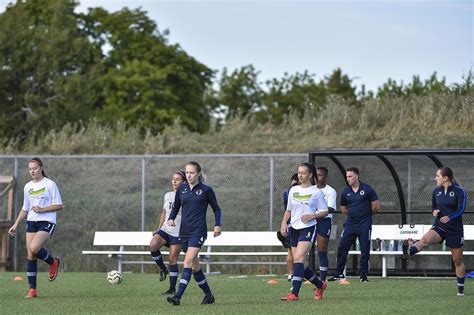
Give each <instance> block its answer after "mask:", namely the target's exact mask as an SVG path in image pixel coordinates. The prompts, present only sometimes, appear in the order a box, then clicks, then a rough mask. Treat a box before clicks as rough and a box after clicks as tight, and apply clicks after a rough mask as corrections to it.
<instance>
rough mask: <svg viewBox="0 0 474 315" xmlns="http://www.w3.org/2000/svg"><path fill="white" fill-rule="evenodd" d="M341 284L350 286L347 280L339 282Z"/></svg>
mask: <svg viewBox="0 0 474 315" xmlns="http://www.w3.org/2000/svg"><path fill="white" fill-rule="evenodd" d="M339 284H350V282H349V281H347V280H346V279H342V280H341V281H339Z"/></svg>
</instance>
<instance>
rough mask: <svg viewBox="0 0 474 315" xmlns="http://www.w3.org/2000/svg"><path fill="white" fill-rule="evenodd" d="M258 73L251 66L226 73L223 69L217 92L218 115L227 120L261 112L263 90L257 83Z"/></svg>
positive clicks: (225, 69)
mask: <svg viewBox="0 0 474 315" xmlns="http://www.w3.org/2000/svg"><path fill="white" fill-rule="evenodd" d="M259 74H260V72H259V71H257V70H255V68H254V67H253V66H252V65H247V66H243V67H241V68H240V69H236V70H234V71H232V73H230V74H229V73H228V70H227V68H224V69H223V70H222V73H221V77H220V79H219V82H218V84H219V90H218V92H217V95H216V97H217V104H218V105H219V107H218V114H219V115H222V116H224V117H227V118H231V117H234V116H235V115H247V114H250V113H254V112H257V111H259V110H261V106H262V97H263V94H264V92H263V90H262V88H261V86H260V83H259V82H258V75H259Z"/></svg>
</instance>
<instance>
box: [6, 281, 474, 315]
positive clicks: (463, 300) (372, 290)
mask: <svg viewBox="0 0 474 315" xmlns="http://www.w3.org/2000/svg"><path fill="white" fill-rule="evenodd" d="M17 275H18V274H17V273H0V293H1V294H0V313H2V314H20V313H21V314H25V313H41V312H45V313H53V314H66V313H67V314H69V313H87V314H92V313H101V314H104V313H110V314H112V313H114V314H152V313H153V314H159V313H170V314H185V313H186V314H270V313H271V314H308V313H309V314H311V313H316V312H318V313H320V314H336V313H337V314H341V313H351V314H362V313H364V314H367V313H370V314H384V313H409V312H410V313H412V312H413V313H417V314H428V313H437V314H447V313H450V314H473V313H474V281H473V280H470V279H466V287H465V290H466V295H465V296H464V297H457V296H456V281H455V279H424V278H420V279H381V278H371V279H370V280H371V282H369V283H359V282H358V279H355V278H352V279H351V278H349V281H350V282H351V284H349V285H340V284H337V283H329V284H328V289H327V290H326V292H325V298H324V299H323V300H322V301H315V300H314V299H313V294H314V293H313V290H312V289H311V286H310V285H303V289H302V292H301V294H300V297H301V299H302V300H301V301H300V302H292V303H285V302H281V301H280V300H279V298H280V296H283V295H285V294H286V293H287V292H288V290H289V288H290V283H289V282H287V281H286V280H285V278H284V277H283V276H275V277H256V276H248V277H245V278H232V277H230V276H226V275H217V276H215V275H212V276H209V277H208V280H209V283H210V285H211V288H212V289H213V291H214V295H215V297H216V304H215V305H199V303H200V301H201V299H202V297H203V294H202V293H201V291H200V289H199V288H198V287H197V285H196V284H195V282H194V281H192V282H191V284H190V286H189V288H188V290H187V291H186V294H185V295H184V297H183V299H182V301H181V305H180V306H172V305H170V304H168V303H167V302H166V298H165V296H163V295H162V294H161V292H163V291H165V290H166V288H167V282H159V281H158V276H157V275H156V274H125V275H124V280H123V282H122V284H120V285H110V284H108V283H107V281H106V280H105V277H106V275H105V273H61V274H60V275H59V277H58V279H57V280H56V281H55V282H53V283H48V281H47V274H46V273H40V274H39V276H38V294H39V297H38V298H36V299H33V300H30V299H25V298H24V295H25V293H26V291H27V282H26V280H23V281H14V280H13V278H14V277H15V276H17ZM21 276H24V275H23V274H21ZM269 279H278V280H279V283H278V284H274V285H269V284H267V283H266V282H267V281H268V280H269Z"/></svg>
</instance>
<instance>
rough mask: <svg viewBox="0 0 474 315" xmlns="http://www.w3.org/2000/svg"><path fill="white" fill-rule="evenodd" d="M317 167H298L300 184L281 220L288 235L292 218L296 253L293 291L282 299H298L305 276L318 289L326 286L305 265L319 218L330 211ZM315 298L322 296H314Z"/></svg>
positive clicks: (292, 232) (301, 165)
mask: <svg viewBox="0 0 474 315" xmlns="http://www.w3.org/2000/svg"><path fill="white" fill-rule="evenodd" d="M315 177H316V169H315V167H314V165H313V164H310V163H302V164H300V165H299V167H298V179H299V182H300V185H296V186H293V187H292V188H291V189H290V192H289V194H288V208H287V210H286V211H285V214H284V216H283V220H282V222H281V227H280V232H281V233H282V234H283V235H285V236H286V235H287V234H288V232H287V229H288V219H289V218H290V217H291V227H290V230H291V233H290V246H291V250H292V252H293V262H294V265H293V266H294V267H293V280H292V284H293V287H292V290H291V293H289V294H288V295H287V296H284V297H282V298H281V300H282V301H287V302H290V301H298V300H299V298H298V294H299V291H300V289H301V284H302V282H303V278H306V279H307V280H309V281H310V282H311V283H313V284H314V285H315V286H316V287H317V288H318V289H321V291H323V290H324V289H326V283H325V282H322V281H321V280H319V279H318V277H317V276H316V274H315V273H314V271H313V270H312V269H311V268H310V267H306V268H305V264H304V263H305V260H306V257H307V256H308V253H309V250H310V249H311V247H312V245H313V243H314V238H315V235H316V220H317V219H319V218H323V217H325V216H326V215H327V214H328V206H327V203H326V200H325V199H324V195H323V193H322V192H321V190H319V189H318V188H317V187H316V186H315V184H316V179H315ZM315 298H316V299H318V300H319V299H320V298H322V294H321V296H320V298H317V296H316V297H315Z"/></svg>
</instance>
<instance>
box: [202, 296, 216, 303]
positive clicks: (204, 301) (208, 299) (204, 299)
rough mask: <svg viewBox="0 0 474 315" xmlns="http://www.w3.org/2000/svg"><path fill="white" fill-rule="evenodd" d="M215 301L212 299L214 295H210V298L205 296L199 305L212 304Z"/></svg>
mask: <svg viewBox="0 0 474 315" xmlns="http://www.w3.org/2000/svg"><path fill="white" fill-rule="evenodd" d="M215 301H216V299H214V295H210V296H207V295H206V296H204V298H203V299H202V302H201V304H214V302H215Z"/></svg>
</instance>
